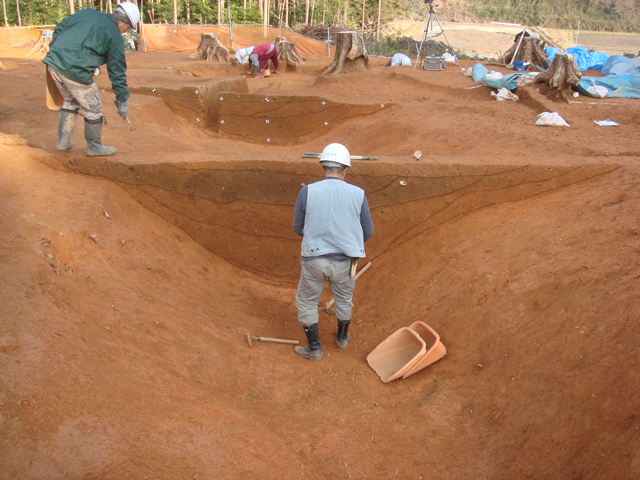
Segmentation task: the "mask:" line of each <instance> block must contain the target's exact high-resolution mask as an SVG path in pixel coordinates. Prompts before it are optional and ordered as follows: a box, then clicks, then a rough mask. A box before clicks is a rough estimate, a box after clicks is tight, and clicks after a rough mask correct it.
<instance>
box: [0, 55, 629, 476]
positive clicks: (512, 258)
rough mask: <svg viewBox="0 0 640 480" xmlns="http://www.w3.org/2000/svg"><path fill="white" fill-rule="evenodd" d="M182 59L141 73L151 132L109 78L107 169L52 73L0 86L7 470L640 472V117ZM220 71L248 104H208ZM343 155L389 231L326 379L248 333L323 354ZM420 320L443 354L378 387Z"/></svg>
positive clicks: (142, 67) (2, 421)
mask: <svg viewBox="0 0 640 480" xmlns="http://www.w3.org/2000/svg"><path fill="white" fill-rule="evenodd" d="M187 56H188V53H162V52H152V53H148V54H131V55H130V56H128V63H129V81H130V84H131V85H132V86H136V85H137V86H139V87H141V88H147V89H148V92H150V93H149V94H148V95H147V94H141V93H135V94H133V95H132V98H131V100H130V102H129V103H130V106H131V114H130V119H131V122H132V123H133V124H134V125H135V126H136V127H137V129H136V130H134V131H132V132H127V129H128V126H127V124H126V123H124V122H122V121H121V120H120V119H119V117H118V116H117V115H116V114H115V108H114V107H112V104H111V101H110V97H111V92H110V91H109V82H108V79H107V77H106V75H103V76H101V77H99V78H98V84H99V86H100V87H101V88H103V89H105V91H104V92H103V93H102V99H103V103H104V106H105V115H106V117H107V119H108V125H107V126H106V127H105V129H104V143H105V144H106V145H115V146H116V147H117V148H118V153H117V155H116V156H114V157H110V158H95V159H89V158H87V157H85V156H84V148H85V142H84V140H83V135H82V123H81V122H82V118H81V117H80V118H79V121H78V128H77V129H76V133H75V135H74V137H73V139H74V141H75V142H76V146H75V148H74V149H73V150H72V151H71V152H70V153H68V154H60V153H58V152H56V150H55V135H56V128H57V122H58V114H57V113H56V112H52V111H48V110H46V109H45V107H44V91H43V90H44V66H43V65H42V64H41V63H40V62H39V61H37V60H34V59H32V58H27V59H24V58H14V59H9V60H8V61H6V63H7V65H8V66H9V69H8V70H6V71H4V72H2V73H0V90H1V91H2V92H3V95H2V96H0V131H1V132H3V135H2V136H1V137H0V139H1V141H2V146H0V238H1V241H0V278H1V279H2V288H1V289H0V305H1V309H2V314H1V316H0V318H1V322H0V372H2V373H1V375H0V478H2V479H101V480H102V479H134V478H135V479H145V478H146V479H198V480H200V479H223V478H225V479H298V478H302V479H307V478H312V479H348V478H353V479H360V478H366V479H385V478H393V479H395V478H398V479H400V478H401V479H433V478H440V479H505V480H506V479H558V478H562V479H596V478H597V479H633V478H640V457H639V456H638V451H639V450H640V449H639V446H640V411H639V410H638V408H639V407H638V406H639V405H640V395H639V393H638V392H640V378H639V376H638V366H639V365H638V362H639V360H640V350H639V347H638V345H639V340H640V330H639V326H638V318H639V317H640V301H639V300H640V298H639V294H638V292H639V289H640V258H639V253H640V237H639V235H638V227H640V224H639V219H638V214H639V211H640V208H639V203H638V202H639V197H640V182H639V180H638V178H639V177H638V173H639V165H638V163H639V161H640V156H639V155H638V146H639V145H640V133H639V132H640V130H639V129H638V122H639V121H640V109H639V104H638V100H629V99H604V100H595V99H589V98H584V97H581V98H578V99H577V101H578V102H579V103H573V104H570V105H569V104H566V103H562V102H559V101H555V100H552V99H549V98H547V97H546V96H545V95H544V93H545V91H544V89H543V88H542V87H541V88H540V91H538V90H537V88H535V87H529V88H525V89H518V91H517V92H516V93H517V94H518V95H520V98H521V100H520V101H519V102H496V101H495V100H493V99H492V97H491V96H490V90H489V89H488V88H486V87H479V88H470V87H474V86H476V83H475V82H473V80H472V79H471V78H470V77H466V76H464V75H462V74H461V72H460V70H459V69H458V68H457V67H456V66H455V65H449V64H448V65H447V67H446V69H445V70H444V71H442V72H426V71H416V72H413V70H412V69H411V68H406V67H405V68H385V67H384V66H383V65H384V63H385V61H386V59H375V58H373V59H371V63H372V69H371V71H369V72H357V73H350V74H345V75H340V76H336V77H329V78H319V77H318V74H319V73H320V72H321V71H322V70H323V69H324V68H326V66H327V65H328V64H329V59H327V58H324V59H323V58H320V59H318V58H316V59H309V61H308V62H307V63H305V64H304V65H302V66H301V67H300V68H299V70H298V71H297V72H282V73H281V74H279V75H272V76H271V77H269V78H268V79H266V80H257V79H253V78H249V79H247V80H246V83H245V80H244V77H243V76H242V75H240V70H239V68H236V69H234V68H232V67H230V66H224V67H222V66H214V65H208V64H206V63H203V62H189V61H187ZM3 60H4V59H3ZM471 65H472V63H471V62H463V66H465V67H468V66H471ZM208 76H211V77H213V78H214V80H212V81H213V82H214V83H216V82H219V81H220V80H225V81H226V80H228V81H229V83H228V85H231V87H229V88H233V89H235V90H234V92H232V93H233V95H234V97H233V98H234V99H235V100H234V101H236V102H238V106H237V108H229V107H225V104H224V99H223V100H222V101H219V100H218V101H216V100H215V99H216V98H219V97H218V95H219V96H220V97H224V96H225V93H221V94H218V93H216V96H215V97H214V96H213V93H211V92H209V93H208V95H209V98H208V99H205V100H199V99H196V97H195V96H194V95H196V94H195V90H196V89H197V88H199V86H201V85H205V84H206V85H209V83H206V82H209V78H207V77H208ZM179 79H184V80H185V81H187V80H188V82H187V83H180V82H179ZM176 85H178V86H179V88H178V87H176ZM185 85H186V86H185ZM192 87H193V92H194V93H193V94H191V88H192ZM153 88H156V92H153V91H152V89H153ZM161 88H164V89H165V90H164V91H165V92H167V91H168V90H166V89H171V88H174V90H172V95H173V100H168V101H167V102H168V104H167V103H165V102H164V99H163V98H162V96H160V95H153V93H158V90H159V89H161ZM206 88H213V87H206ZM214 90H215V89H214ZM212 91H213V90H212ZM216 92H217V91H216ZM198 98H200V97H198ZM267 98H269V99H270V100H271V101H270V102H269V104H271V105H274V108H273V109H272V110H270V111H269V110H265V109H264V104H263V103H261V102H265V103H266V99H267ZM318 101H320V102H321V101H326V102H327V104H326V105H331V109H329V110H326V113H327V118H328V119H329V120H327V122H328V125H324V121H323V119H322V117H323V115H322V113H323V111H322V110H321V109H319V106H318ZM207 102H208V103H207ZM242 102H244V104H243V105H241V103H242ZM287 102H289V103H287ZM320 105H321V104H320ZM382 105H384V108H383V107H382ZM372 106H373V107H375V108H373V107H372ZM289 107H291V108H289ZM294 107H295V108H294ZM225 108H226V110H225ZM221 111H223V112H225V113H224V115H223V116H226V115H227V114H228V115H232V116H233V118H232V122H231V123H232V124H233V125H232V127H233V129H231V126H230V127H229V130H228V131H225V130H224V128H218V125H224V124H222V123H220V120H225V119H224V118H220V117H221V113H220V112H221ZM292 111H294V112H295V114H294V115H293V116H292V115H291V112H292ZM543 111H557V112H559V113H560V114H561V115H562V116H563V118H565V120H567V121H568V122H569V124H570V125H571V127H570V128H545V127H536V126H534V125H533V124H534V122H535V120H536V116H537V114H539V113H541V112H543ZM202 112H204V113H206V115H208V117H207V118H208V119H209V120H211V123H210V126H208V127H204V126H202V125H201V124H200V122H197V121H196V118H198V117H196V116H195V113H197V114H198V115H200V114H201V113H202ZM318 112H319V113H318ZM329 114H335V115H334V116H333V117H331V118H330V117H329V116H328V115H329ZM243 116H245V117H246V118H245V121H243V118H242V117H243ZM265 116H266V117H267V118H265ZM229 118H231V117H229ZM256 118H258V119H259V120H270V123H269V124H267V123H266V122H265V123H264V124H262V123H260V129H258V126H257V123H256ZM604 119H612V120H615V121H616V122H618V123H619V126H618V127H609V128H601V127H597V126H596V125H595V124H594V123H593V122H594V120H604ZM271 121H273V125H274V126H275V127H277V128H274V129H272V130H269V128H268V125H271ZM262 125H264V126H262ZM296 129H299V131H300V132H303V133H304V138H302V139H298V138H295V133H296V131H297V130H296ZM14 135H15V136H14ZM266 135H269V137H266ZM18 136H19V137H18ZM285 136H287V138H288V139H289V140H286V139H285V140H283V138H284V137H285ZM20 137H22V139H24V141H22V140H21V138H20ZM262 137H266V138H270V137H273V140H274V141H273V142H267V141H266V138H262ZM330 142H342V143H344V144H345V145H347V147H348V148H349V149H350V151H351V153H352V154H355V155H375V156H377V157H379V160H376V161H354V162H353V163H354V165H353V168H352V169H351V171H350V173H349V175H348V180H349V181H351V182H353V183H355V184H357V185H359V186H362V187H363V188H364V189H365V190H366V192H367V196H368V198H369V202H370V204H371V208H372V215H373V219H374V222H375V226H376V231H375V234H374V236H373V238H372V239H371V241H370V242H369V243H368V244H367V254H368V256H367V259H366V261H371V262H373V264H372V267H371V268H370V269H369V270H368V271H367V272H365V274H364V275H363V276H362V277H361V279H360V280H358V285H357V289H356V294H355V298H354V302H355V305H356V307H355V309H354V316H353V323H352V327H351V330H350V332H351V340H350V343H349V348H348V349H347V350H346V351H340V350H338V348H337V346H336V345H335V340H334V335H335V318H334V317H332V316H330V315H328V314H326V313H321V318H320V338H321V342H322V345H323V349H324V352H325V358H324V359H323V361H322V362H320V363H314V362H309V361H305V360H300V359H298V358H297V357H296V356H295V355H294V353H293V348H292V347H291V346H287V345H277V344H267V343H261V342H254V344H253V348H249V345H248V343H247V340H246V334H247V332H251V333H252V334H253V335H256V336H268V337H279V338H290V339H298V340H300V341H304V335H303V332H302V329H301V327H300V325H299V324H298V322H297V319H296V310H295V307H294V295H295V288H296V285H297V275H298V269H299V265H298V255H299V239H298V238H297V237H296V235H295V234H294V233H293V231H292V230H291V220H292V215H293V205H294V202H295V198H296V195H297V193H298V191H299V188H300V186H301V185H302V184H305V183H309V182H313V181H316V180H318V179H320V178H321V170H320V168H319V166H318V165H317V162H316V161H315V160H310V159H302V158H301V154H302V153H304V152H318V151H321V150H322V148H323V147H324V146H325V145H326V144H327V143H330ZM418 149H419V150H422V152H423V156H422V158H421V159H420V160H415V159H414V158H413V156H412V155H413V152H414V151H415V150H418ZM92 236H93V238H92ZM363 264H364V263H363ZM329 299H330V295H329V292H328V291H325V293H324V295H323V298H322V301H323V302H326V301H328V300H329ZM417 320H422V321H424V322H425V323H427V324H428V325H430V326H431V327H432V328H433V329H434V330H435V331H436V332H438V333H439V334H440V336H441V341H442V343H443V344H444V345H445V346H446V347H447V351H448V353H447V355H446V356H445V357H444V358H443V359H442V360H440V361H438V362H436V363H434V364H433V365H431V366H429V367H427V368H426V369H424V370H422V371H420V372H419V373H417V374H415V375H413V376H411V377H409V378H408V379H406V380H397V381H394V382H391V383H389V384H383V383H382V382H381V381H380V380H379V378H378V377H377V376H376V374H375V373H374V372H373V371H372V370H371V369H370V368H369V367H368V365H367V364H366V360H365V359H366V356H367V354H368V353H369V352H371V351H372V350H373V349H374V348H375V347H376V346H377V345H378V344H379V343H380V342H381V341H382V340H384V339H385V338H386V337H387V336H388V335H390V334H391V333H392V332H394V331H395V330H397V329H399V328H401V327H404V326H409V325H410V324H411V323H413V322H414V321H417Z"/></svg>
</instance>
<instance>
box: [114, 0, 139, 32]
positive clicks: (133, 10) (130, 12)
mask: <svg viewBox="0 0 640 480" xmlns="http://www.w3.org/2000/svg"><path fill="white" fill-rule="evenodd" d="M118 9H120V10H122V11H123V12H124V13H125V15H126V16H127V17H128V18H129V21H130V22H131V26H132V27H135V26H136V25H137V24H138V22H139V21H140V10H138V7H137V6H136V4H135V3H131V2H122V3H121V4H119V5H118V6H117V7H116V10H118Z"/></svg>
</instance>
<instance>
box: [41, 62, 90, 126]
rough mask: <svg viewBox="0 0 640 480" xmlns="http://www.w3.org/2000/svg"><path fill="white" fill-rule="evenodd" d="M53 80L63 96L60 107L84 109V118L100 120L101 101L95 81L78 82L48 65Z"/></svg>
mask: <svg viewBox="0 0 640 480" xmlns="http://www.w3.org/2000/svg"><path fill="white" fill-rule="evenodd" d="M48 68H49V72H50V73H51V77H52V78H53V81H54V82H56V85H57V87H58V90H60V93H61V94H62V97H63V98H64V103H63V104H62V108H63V109H65V110H74V111H75V110H78V108H82V110H84V118H85V119H87V120H100V119H101V118H102V103H101V102H100V94H99V93H98V86H97V85H96V83H95V82H91V84H90V85H85V84H83V83H78V82H75V81H73V80H71V79H70V78H67V77H65V76H64V75H63V74H62V73H60V72H59V71H58V70H56V69H55V68H53V67H52V66H51V65H48Z"/></svg>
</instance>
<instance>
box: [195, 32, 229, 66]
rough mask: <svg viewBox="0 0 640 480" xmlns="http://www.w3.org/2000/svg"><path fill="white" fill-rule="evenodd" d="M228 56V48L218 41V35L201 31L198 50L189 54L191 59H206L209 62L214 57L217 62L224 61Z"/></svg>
mask: <svg viewBox="0 0 640 480" xmlns="http://www.w3.org/2000/svg"><path fill="white" fill-rule="evenodd" d="M228 56H229V49H228V48H227V47H225V46H224V45H222V43H220V39H219V38H218V35H215V34H213V33H203V34H202V36H201V38H200V45H198V50H196V51H195V52H194V53H192V54H191V55H189V58H190V59H191V60H207V61H209V62H211V61H213V60H214V59H215V60H217V61H218V62H226V61H227V57H228Z"/></svg>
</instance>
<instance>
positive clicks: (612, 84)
mask: <svg viewBox="0 0 640 480" xmlns="http://www.w3.org/2000/svg"><path fill="white" fill-rule="evenodd" d="M592 85H600V86H602V87H605V88H606V89H607V90H609V93H608V94H607V98H609V97H623V98H640V74H636V75H608V76H606V77H600V78H596V77H582V78H581V79H580V84H579V85H578V87H577V88H578V91H579V92H580V93H582V94H583V95H588V96H591V95H589V92H588V91H587V88H589V87H591V86H592Z"/></svg>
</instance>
